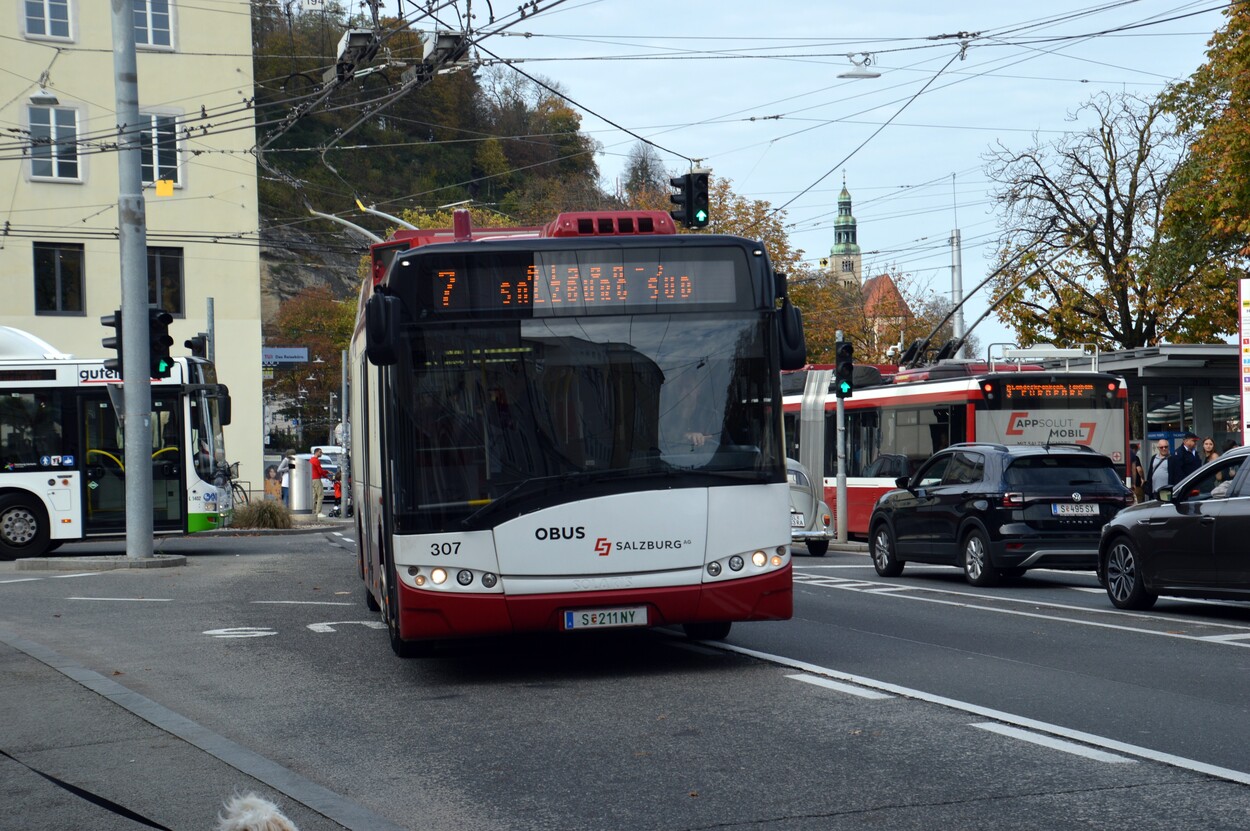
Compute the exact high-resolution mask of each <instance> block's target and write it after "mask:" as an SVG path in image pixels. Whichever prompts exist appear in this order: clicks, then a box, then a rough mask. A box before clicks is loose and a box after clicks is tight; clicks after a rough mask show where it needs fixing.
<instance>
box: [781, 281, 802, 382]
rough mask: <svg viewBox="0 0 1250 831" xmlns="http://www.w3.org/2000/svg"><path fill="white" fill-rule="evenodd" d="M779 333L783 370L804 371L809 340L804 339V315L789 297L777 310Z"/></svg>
mask: <svg viewBox="0 0 1250 831" xmlns="http://www.w3.org/2000/svg"><path fill="white" fill-rule="evenodd" d="M777 333H778V335H780V340H781V368H782V369H802V368H803V367H804V366H806V365H807V340H806V339H805V338H804V337H803V313H802V312H800V311H799V307H798V306H795V305H794V304H793V303H791V302H790V298H789V297H787V298H785V299H784V300H782V301H781V308H780V309H778V310H777Z"/></svg>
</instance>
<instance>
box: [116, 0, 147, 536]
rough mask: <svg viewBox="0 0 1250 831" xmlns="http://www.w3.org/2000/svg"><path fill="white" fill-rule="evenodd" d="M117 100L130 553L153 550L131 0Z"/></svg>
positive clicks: (122, 6) (125, 9) (121, 10)
mask: <svg viewBox="0 0 1250 831" xmlns="http://www.w3.org/2000/svg"><path fill="white" fill-rule="evenodd" d="M112 6H113V72H114V94H115V96H116V98H117V221H118V238H117V242H118V248H119V249H120V252H121V291H122V308H121V312H122V328H123V330H124V332H125V336H124V337H123V339H122V371H123V373H124V374H123V377H122V402H123V406H122V412H121V416H122V430H123V436H124V438H125V442H126V452H125V461H126V556H127V557H128V558H130V559H134V560H143V559H151V558H152V556H153V553H152V379H151V377H150V376H149V374H148V370H149V369H150V367H151V355H150V349H149V345H148V327H149V323H148V276H147V273H148V255H147V212H146V208H145V207H144V202H143V172H142V158H141V156H140V146H141V144H140V142H141V138H142V135H143V133H142V126H141V123H140V121H139V74H138V67H137V63H136V60H135V17H134V0H113V3H112Z"/></svg>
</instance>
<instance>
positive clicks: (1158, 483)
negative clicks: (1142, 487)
mask: <svg viewBox="0 0 1250 831" xmlns="http://www.w3.org/2000/svg"><path fill="white" fill-rule="evenodd" d="M1171 452H1172V445H1170V444H1168V440H1167V439H1159V441H1158V443H1157V444H1156V445H1155V455H1154V456H1153V457H1152V458H1151V459H1150V469H1149V470H1147V471H1146V497H1147V498H1148V499H1157V498H1158V494H1159V489H1160V488H1166V487H1167V486H1168V461H1169V460H1170V454H1171Z"/></svg>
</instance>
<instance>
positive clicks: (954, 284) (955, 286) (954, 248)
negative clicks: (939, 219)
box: [951, 228, 964, 358]
mask: <svg viewBox="0 0 1250 831" xmlns="http://www.w3.org/2000/svg"><path fill="white" fill-rule="evenodd" d="M951 302H952V303H954V304H955V325H954V327H953V333H954V336H955V339H956V340H963V337H964V307H963V302H964V263H963V246H962V245H961V239H960V236H959V229H958V228H956V229H955V230H954V231H951ZM963 354H964V348H963V346H960V347H959V351H958V352H956V353H955V354H954V355H952V356H951V357H954V358H958V357H962V356H963Z"/></svg>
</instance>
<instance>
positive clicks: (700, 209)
mask: <svg viewBox="0 0 1250 831" xmlns="http://www.w3.org/2000/svg"><path fill="white" fill-rule="evenodd" d="M710 178H711V177H710V176H709V174H708V173H707V172H706V171H696V172H694V173H687V174H685V175H684V176H677V177H674V178H672V179H669V180H668V182H669V184H670V185H672V186H673V187H675V188H677V193H674V194H671V195H670V196H669V197H668V198H669V199H670V200H672V202H673V204H674V205H677V206H679V207H677V208H674V209H673V210H671V211H669V215H670V216H672V217H673V219H674V220H675V221H677V222H680V223H681V224H682V225H685V226H686V227H687V228H706V227H707V223H708V220H709V219H711V214H710V213H709V205H708V200H709V196H708V180H709V179H710Z"/></svg>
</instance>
